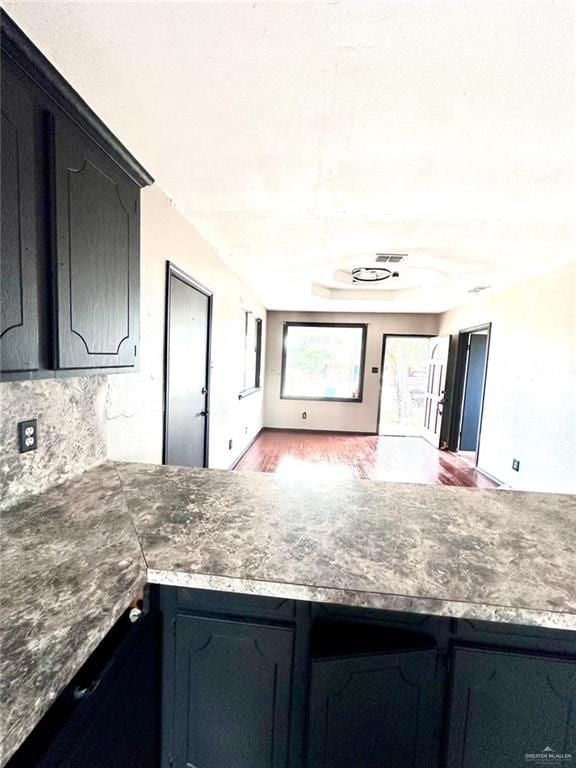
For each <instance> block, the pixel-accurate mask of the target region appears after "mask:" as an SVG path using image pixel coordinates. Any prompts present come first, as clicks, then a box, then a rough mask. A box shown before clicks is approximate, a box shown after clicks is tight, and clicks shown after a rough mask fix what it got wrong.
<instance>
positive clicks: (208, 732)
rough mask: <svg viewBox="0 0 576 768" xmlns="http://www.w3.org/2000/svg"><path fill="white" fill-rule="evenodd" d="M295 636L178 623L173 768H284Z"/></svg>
mask: <svg viewBox="0 0 576 768" xmlns="http://www.w3.org/2000/svg"><path fill="white" fill-rule="evenodd" d="M292 644H293V631H292V630H291V629H287V628H283V627H266V626H260V625H257V624H247V623H243V622H235V621H226V620H218V619H207V618H199V617H191V616H178V617H177V620H176V664H175V711H174V734H175V737H174V742H175V743H174V765H175V766H178V768H186V767H189V766H193V767H194V768H232V766H233V767H234V768H285V766H286V764H287V759H288V736H289V706H290V676H291V665H292Z"/></svg>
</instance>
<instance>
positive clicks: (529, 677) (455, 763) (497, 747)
mask: <svg viewBox="0 0 576 768" xmlns="http://www.w3.org/2000/svg"><path fill="white" fill-rule="evenodd" d="M452 680H453V682H452V696H451V707H450V719H449V726H448V727H449V740H448V758H447V768H516V767H517V768H521V766H526V765H529V764H544V761H546V762H548V758H549V761H550V762H552V761H557V764H559V765H565V764H566V763H567V762H568V760H565V761H562V760H560V758H559V757H558V755H562V754H571V755H572V756H573V759H574V760H576V660H574V659H572V660H570V659H568V658H555V657H552V656H536V655H530V654H526V653H517V652H514V651H496V650H486V649H469V648H457V649H456V650H455V652H454V663H453V676H452ZM547 753H548V755H547ZM538 754H542V755H544V757H543V758H542V760H541V761H540V762H538V760H537V759H536V758H534V757H532V758H530V757H527V756H529V755H538ZM546 755H547V756H546Z"/></svg>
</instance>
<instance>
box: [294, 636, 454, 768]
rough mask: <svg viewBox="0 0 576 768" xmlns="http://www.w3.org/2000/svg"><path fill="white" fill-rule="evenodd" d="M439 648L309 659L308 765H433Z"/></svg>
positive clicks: (346, 767)
mask: <svg viewBox="0 0 576 768" xmlns="http://www.w3.org/2000/svg"><path fill="white" fill-rule="evenodd" d="M436 660H437V653H436V651H434V650H426V651H410V652H405V653H394V654H385V655H384V654H383V655H379V656H365V657H356V658H349V659H344V658H340V659H319V660H315V661H313V663H312V682H311V700H310V727H309V734H308V738H309V754H308V768H350V766H354V768H415V767H419V768H420V767H421V768H424V767H425V766H426V768H431V767H432V766H434V765H436V763H437V755H436V752H437V748H436V746H435V742H436V738H435V737H436V729H437V724H438V713H439V710H438V705H439V702H440V700H441V695H440V694H439V693H438V688H437V686H436V685H435V681H436Z"/></svg>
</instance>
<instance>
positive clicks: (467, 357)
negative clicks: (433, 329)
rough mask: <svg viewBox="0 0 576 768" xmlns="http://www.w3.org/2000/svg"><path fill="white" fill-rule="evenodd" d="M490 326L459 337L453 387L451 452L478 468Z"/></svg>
mask: <svg viewBox="0 0 576 768" xmlns="http://www.w3.org/2000/svg"><path fill="white" fill-rule="evenodd" d="M489 347H490V324H487V325H482V326H477V327H475V328H466V329H465V330H463V331H460V333H459V334H458V359H457V367H456V381H455V387H454V403H455V405H456V407H455V408H454V411H453V414H454V415H453V420H452V429H451V440H450V443H451V449H452V450H454V451H456V452H457V453H458V454H459V455H460V456H461V457H462V458H463V459H466V461H468V462H470V463H471V464H473V465H474V466H477V465H478V453H479V450H480V435H481V431H482V412H483V408H484V391H485V387H486V371H487V368H488V351H489Z"/></svg>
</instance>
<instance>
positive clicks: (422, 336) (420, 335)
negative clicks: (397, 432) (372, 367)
mask: <svg viewBox="0 0 576 768" xmlns="http://www.w3.org/2000/svg"><path fill="white" fill-rule="evenodd" d="M402 338H409V339H433V338H435V334H433V333H383V334H382V354H381V355H380V376H379V381H378V413H377V415H376V431H375V432H374V434H375V435H378V436H380V410H381V408H382V384H383V383H384V360H385V357H386V339H402Z"/></svg>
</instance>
